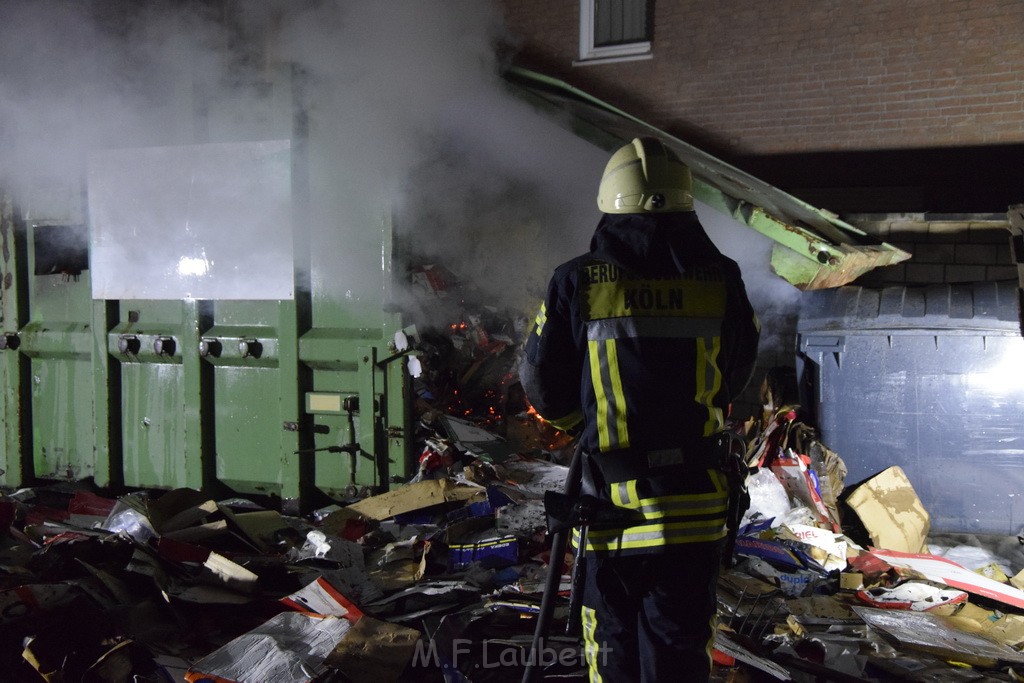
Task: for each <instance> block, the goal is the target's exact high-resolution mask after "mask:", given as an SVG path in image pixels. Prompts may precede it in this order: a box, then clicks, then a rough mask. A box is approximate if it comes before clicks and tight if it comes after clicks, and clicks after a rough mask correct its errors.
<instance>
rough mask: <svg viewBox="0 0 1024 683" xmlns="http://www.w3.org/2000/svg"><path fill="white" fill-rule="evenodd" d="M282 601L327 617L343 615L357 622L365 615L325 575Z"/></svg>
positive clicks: (303, 610)
mask: <svg viewBox="0 0 1024 683" xmlns="http://www.w3.org/2000/svg"><path fill="white" fill-rule="evenodd" d="M281 602H282V603H284V604H285V605H288V606H289V607H291V608H292V609H295V610H298V611H300V612H308V613H310V614H319V615H322V616H326V617H343V618H345V619H348V620H349V621H351V622H353V623H355V622H356V621H358V620H359V619H360V617H362V616H363V613H362V611H361V610H360V609H359V608H358V607H356V606H355V605H354V604H353V603H352V601H351V600H349V599H348V598H346V597H345V596H344V595H342V594H341V592H340V591H339V590H338V589H337V588H335V587H334V586H333V585H331V583H330V582H329V581H328V580H327V579H325V578H324V577H322V576H321V577H320V578H318V579H317V580H316V581H314V582H313V583H311V584H309V585H308V586H305V587H304V588H302V589H301V590H298V591H295V592H294V593H292V594H291V595H289V596H287V597H284V598H281Z"/></svg>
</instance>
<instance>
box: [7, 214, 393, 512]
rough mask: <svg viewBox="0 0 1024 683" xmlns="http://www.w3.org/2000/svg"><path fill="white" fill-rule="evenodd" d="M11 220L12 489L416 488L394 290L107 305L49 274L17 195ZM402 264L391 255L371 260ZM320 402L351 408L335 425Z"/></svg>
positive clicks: (303, 500)
mask: <svg viewBox="0 0 1024 683" xmlns="http://www.w3.org/2000/svg"><path fill="white" fill-rule="evenodd" d="M2 220H3V222H2V225H0V228H2V234H3V239H4V245H5V246H4V254H5V255H6V258H5V259H4V262H3V271H2V273H3V281H4V282H5V289H4V290H3V293H2V304H3V325H2V327H0V331H2V332H4V333H6V336H5V337H4V339H5V342H6V340H7V339H8V337H10V339H12V340H14V341H12V342H11V343H10V344H7V343H5V344H4V346H5V347H6V348H5V349H4V350H3V351H0V382H2V387H3V406H2V413H0V419H2V421H3V423H4V428H5V429H4V434H5V438H4V440H3V442H2V451H0V469H2V474H0V484H2V485H6V486H20V485H23V484H30V483H33V482H36V481H52V480H83V479H91V480H92V481H93V482H94V483H95V484H96V485H97V486H100V487H108V488H109V489H110V490H113V491H117V490H123V489H125V488H161V489H171V488H178V487H191V488H205V489H207V490H211V491H216V492H219V493H221V494H228V493H231V492H235V493H238V494H254V495H265V496H272V497H276V498H278V499H280V501H281V504H282V506H288V507H293V508H294V507H297V506H299V505H306V506H308V505H311V504H315V503H317V502H323V501H324V498H325V497H334V498H340V497H347V496H351V495H355V494H358V495H366V494H369V493H372V492H376V491H379V490H383V489H385V488H387V487H388V486H389V485H390V484H392V483H394V482H395V481H404V480H406V479H407V478H408V477H409V476H411V473H412V467H411V457H410V453H409V443H408V440H407V434H408V426H409V421H410V413H411V410H410V397H409V389H408V386H407V385H408V378H407V373H406V371H405V369H404V358H403V357H402V356H400V355H396V354H394V353H393V344H392V342H391V339H392V337H393V334H394V332H396V331H398V330H399V329H401V327H402V318H401V316H400V315H399V314H397V313H389V312H385V311H384V308H385V306H384V297H385V296H387V292H388V290H387V288H386V287H384V286H381V287H379V288H376V289H375V290H374V291H375V294H374V296H363V297H361V298H360V299H359V300H358V301H357V302H355V304H354V305H346V301H345V300H344V299H343V298H339V297H337V296H333V295H330V294H329V293H326V292H313V291H310V290H311V288H309V286H308V283H306V285H305V288H304V289H300V290H299V292H300V293H299V295H297V296H296V298H295V299H293V300H269V301H263V300H204V301H197V300H192V299H184V300H161V301H154V300H116V301H115V300H93V299H92V298H91V297H90V279H89V275H90V272H89V270H85V271H83V272H82V273H80V274H78V275H77V276H69V275H63V274H60V273H57V274H46V275H37V274H35V272H34V261H35V259H34V257H33V231H34V230H35V228H36V227H37V226H34V225H33V224H31V223H30V222H27V221H24V220H21V219H20V217H19V214H18V210H17V208H16V207H14V205H13V204H12V203H11V201H10V200H9V199H5V201H4V204H3V214H2ZM378 227H379V236H380V237H381V239H382V240H384V239H387V240H390V229H389V227H388V226H384V227H380V226H378ZM312 244H313V243H312V242H307V243H306V246H305V248H306V249H307V250H308V249H311V248H314V247H313V246H311V245H312ZM390 253H391V252H390V245H384V248H383V250H382V245H381V244H375V246H374V252H373V254H372V258H373V259H374V260H376V261H378V262H381V259H382V258H383V259H388V258H390ZM390 275H391V272H390V266H388V267H382V271H381V273H380V277H381V280H382V281H383V280H384V279H386V278H389V277H390ZM15 347H16V348H15ZM311 392H329V393H331V394H333V395H336V396H338V397H344V398H346V399H351V400H345V401H344V403H342V401H341V400H339V402H338V404H339V406H343V407H342V408H341V409H340V410H339V411H337V412H336V413H334V414H320V413H318V412H317V411H315V410H307V405H306V397H307V394H310V393H311ZM352 444H354V446H352V448H350V449H349V450H350V451H351V452H343V453H338V452H331V451H332V450H336V449H337V447H339V446H349V445H352ZM328 449H331V450H328Z"/></svg>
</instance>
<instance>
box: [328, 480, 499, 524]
mask: <svg viewBox="0 0 1024 683" xmlns="http://www.w3.org/2000/svg"><path fill="white" fill-rule="evenodd" d="M486 498H487V491H486V490H485V489H483V488H482V487H481V488H478V487H475V486H464V485H459V484H456V483H454V482H452V481H449V480H447V479H430V480H427V481H421V482H417V483H415V484H409V485H407V486H403V487H401V488H398V489H395V490H393V491H388V492H387V493H382V494H380V495H379V496H371V497H370V498H364V499H363V500H361V501H359V502H358V503H353V504H352V505H349V506H348V509H349V510H352V511H355V512H358V513H359V514H361V515H364V516H366V517H369V518H370V519H376V520H382V519H388V518H390V517H394V516H395V515H400V514H402V513H403V512H412V511H413V510H422V509H423V508H425V507H430V506H431V505H438V504H440V503H450V502H452V501H459V500H463V501H468V500H485V499H486Z"/></svg>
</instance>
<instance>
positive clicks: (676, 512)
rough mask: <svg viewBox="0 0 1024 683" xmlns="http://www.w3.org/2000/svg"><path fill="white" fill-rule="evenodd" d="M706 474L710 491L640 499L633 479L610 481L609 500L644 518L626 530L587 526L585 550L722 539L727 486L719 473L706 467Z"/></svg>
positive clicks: (727, 501) (649, 546) (657, 545)
mask: <svg viewBox="0 0 1024 683" xmlns="http://www.w3.org/2000/svg"><path fill="white" fill-rule="evenodd" d="M707 473H708V476H709V477H710V478H711V482H712V483H713V484H714V487H715V490H714V491H712V492H709V493H690V494H678V495H671V496H659V497H656V498H640V497H639V496H638V495H637V482H636V480H631V481H625V482H620V483H618V484H612V485H611V498H612V502H613V503H615V504H616V505H618V506H619V507H624V508H629V509H632V510H639V511H640V512H642V513H643V515H644V520H645V521H644V522H643V523H642V524H638V525H636V526H632V527H629V528H627V529H590V530H589V531H588V533H587V550H588V551H593V552H596V553H598V554H605V553H616V552H618V551H629V550H642V549H647V548H656V547H659V546H666V545H678V544H682V543H702V542H709V541H717V540H720V539H722V538H724V537H725V534H726V527H725V517H726V511H727V509H728V507H729V490H728V486H727V484H726V480H725V475H723V474H722V473H721V472H719V471H717V470H707Z"/></svg>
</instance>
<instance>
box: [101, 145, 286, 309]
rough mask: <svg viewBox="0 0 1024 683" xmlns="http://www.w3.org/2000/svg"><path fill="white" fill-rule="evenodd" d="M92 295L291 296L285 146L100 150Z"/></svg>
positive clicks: (133, 297)
mask: <svg viewBox="0 0 1024 683" xmlns="http://www.w3.org/2000/svg"><path fill="white" fill-rule="evenodd" d="M88 182H89V187H88V190H89V214H90V222H91V225H92V234H91V243H90V250H91V251H90V260H91V262H90V267H91V271H92V296H93V298H94V299H291V298H292V297H293V296H294V287H295V275H294V259H293V255H292V199H291V145H290V142H289V141H287V140H274V141H267V142H245V143H218V144H207V145H191V146H182V147H149V148H141V149H123V150H108V151H103V152H99V153H97V154H95V155H93V157H92V158H91V159H90V162H89V177H88Z"/></svg>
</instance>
